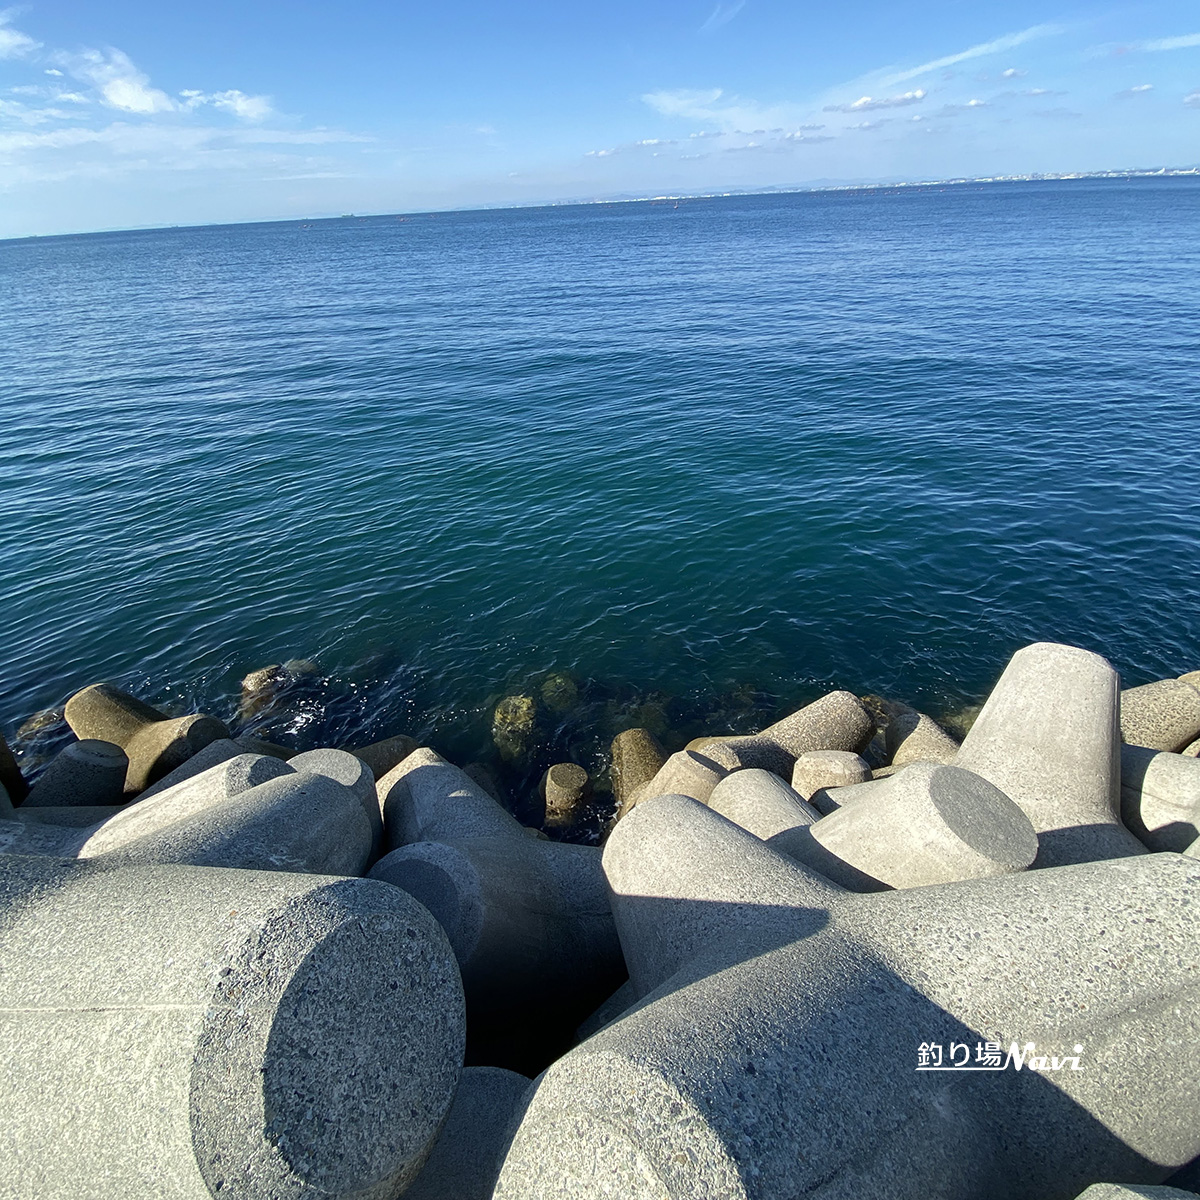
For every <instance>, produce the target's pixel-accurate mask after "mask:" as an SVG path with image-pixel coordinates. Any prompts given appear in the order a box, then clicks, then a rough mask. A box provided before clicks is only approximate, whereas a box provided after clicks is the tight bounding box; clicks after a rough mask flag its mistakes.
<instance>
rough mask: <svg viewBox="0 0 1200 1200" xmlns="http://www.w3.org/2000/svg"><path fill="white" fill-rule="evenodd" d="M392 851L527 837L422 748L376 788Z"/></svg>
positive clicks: (480, 791)
mask: <svg viewBox="0 0 1200 1200" xmlns="http://www.w3.org/2000/svg"><path fill="white" fill-rule="evenodd" d="M375 790H376V795H377V796H378V798H379V810H380V812H381V813H382V814H383V825H384V836H385V843H386V845H387V846H388V848H389V849H395V847H397V846H406V845H408V844H409V843H410V842H437V841H441V840H442V839H444V838H472V837H513V836H519V837H524V836H525V833H524V826H523V825H522V824H521V822H520V821H518V820H517V818H516V817H514V816H513V815H512V814H511V813H507V812H505V811H504V809H503V808H501V807H500V805H499V804H497V803H496V801H495V800H493V799H492V797H491V796H489V795H488V794H487V792H485V791H484V790H483V788H481V787H480V786H479V784H477V783H476V782H475V781H474V780H473V779H471V778H469V777H468V776H467V775H466V774H464V772H463V771H461V770H460V769H459V768H458V767H456V766H454V765H453V764H452V763H448V762H447V761H446V760H445V759H444V758H443V757H442V756H441V755H440V754H438V753H437V751H436V750H430V749H429V747H428V746H422V747H421V748H420V749H417V750H414V751H413V752H412V753H411V754H410V755H408V756H407V757H406V758H405V759H404V761H403V762H401V763H398V764H397V765H396V766H395V767H393V768H392V769H391V770H390V771H389V772H388V773H387V774H386V775H385V776H384V777H383V778H382V779H380V780H379V781H378V783H377V784H376V785H375Z"/></svg>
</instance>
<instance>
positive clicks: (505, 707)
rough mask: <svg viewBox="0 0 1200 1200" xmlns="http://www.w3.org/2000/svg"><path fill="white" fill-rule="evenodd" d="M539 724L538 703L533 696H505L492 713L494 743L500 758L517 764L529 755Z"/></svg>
mask: <svg viewBox="0 0 1200 1200" xmlns="http://www.w3.org/2000/svg"><path fill="white" fill-rule="evenodd" d="M536 723H537V701H536V700H535V699H534V698H533V697H532V696H527V695H525V696H522V695H518V696H505V697H504V699H503V700H501V701H500V703H499V704H497V705H496V709H495V711H494V712H493V713H492V742H493V743H494V744H495V747H496V749H497V750H499V751H500V757H501V758H503V759H505V760H506V761H509V762H516V761H519V760H521V759H523V758H525V757H526V756H527V755H528V754H529V749H530V743H531V742H532V741H533V730H534V726H535V725H536Z"/></svg>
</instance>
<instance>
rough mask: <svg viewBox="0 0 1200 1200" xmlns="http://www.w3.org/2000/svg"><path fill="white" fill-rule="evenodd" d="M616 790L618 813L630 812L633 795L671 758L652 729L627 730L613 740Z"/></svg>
mask: <svg viewBox="0 0 1200 1200" xmlns="http://www.w3.org/2000/svg"><path fill="white" fill-rule="evenodd" d="M610 754H611V758H612V789H613V799H614V800H615V801H616V805H617V813H618V815H621V816H623V815H624V814H625V812H626V811H628V808H629V805H630V803H631V801H632V797H633V794H634V793H635V792H636V791H637V790H638V788H640V787H641V786H642V784H644V783H649V782H650V780H651V779H653V778H654V776H655V775H656V774H658V772H659V771H660V770H661V769H662V765H663V763H665V762H666V761H667V756H666V754H665V753H664V752H663V748H662V746H660V745H659V744H658V739H657V738H656V737H655V736H654V735H653V734H652V733H651V732H650V731H649V730H648V729H626V730H624V731H623V732H622V733H618V734H617V736H616V737H615V738H613V740H612V747H611V751H610Z"/></svg>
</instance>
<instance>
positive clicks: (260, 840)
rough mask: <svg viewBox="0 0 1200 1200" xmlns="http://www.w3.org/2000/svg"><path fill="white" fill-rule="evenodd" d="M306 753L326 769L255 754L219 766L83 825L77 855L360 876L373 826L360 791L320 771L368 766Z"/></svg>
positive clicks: (323, 753)
mask: <svg viewBox="0 0 1200 1200" xmlns="http://www.w3.org/2000/svg"><path fill="white" fill-rule="evenodd" d="M318 755H319V756H322V757H320V758H318V757H317V756H318ZM325 756H329V757H325ZM332 756H336V758H333V757H332ZM305 757H308V756H305ZM312 758H313V759H316V760H317V761H316V762H313V761H312V759H310V760H309V761H310V764H311V765H315V766H319V765H322V764H324V765H325V766H326V770H324V771H322V772H321V773H319V774H318V773H316V772H314V771H296V770H293V769H292V767H291V765H290V764H289V763H285V762H281V761H280V760H279V759H277V758H268V757H266V756H264V755H255V754H243V755H239V756H238V757H237V758H231V759H229V760H228V761H226V762H223V763H219V764H218V765H217V766H215V767H210V768H209V769H208V770H207V771H203V772H201V773H200V774H199V775H196V776H194V777H193V778H191V779H188V780H185V781H184V782H182V783H179V784H177V785H176V786H175V787H173V788H169V789H168V790H167V791H165V792H160V793H159V794H158V795H156V796H153V797H151V798H150V799H149V800H138V801H137V802H135V803H134V804H131V805H129V806H128V807H127V808H126V809H125V810H124V811H122V812H120V813H118V814H117V815H116V816H115V817H113V818H112V819H111V820H108V821H106V822H105V823H104V824H103V825H101V826H100V827H99V828H98V829H96V830H94V831H85V834H86V836H85V838H84V840H83V841H82V844H81V845H80V848H79V852H78V853H79V857H81V858H94V857H97V856H100V855H103V856H106V857H108V858H110V859H113V860H118V859H119V860H120V861H122V862H127V863H168V862H170V863H188V864H190V865H192V866H211V867H243V868H247V869H254V870H262V871H303V872H314V873H319V874H337V875H361V874H362V872H363V871H365V870H366V868H367V865H368V863H369V860H370V856H371V846H372V842H373V830H372V828H371V823H370V820H369V819H368V816H367V813H366V811H365V808H364V805H363V801H362V798H361V794H356V792H355V791H354V790H353V788H351V787H348V786H347V785H346V784H345V783H342V782H339V781H338V780H337V779H334V778H332V777H331V776H330V774H329V773H328V771H329V770H333V769H336V767H337V766H338V765H339V764H340V761H341V760H348V763H349V766H348V767H347V773H357V772H359V771H361V772H362V773H363V774H365V775H367V776H368V778H369V776H370V772H369V770H368V769H367V767H366V766H365V765H364V764H363V763H361V762H359V761H358V760H357V759H355V758H354V757H353V755H350V754H346V753H344V752H343V751H340V750H326V751H314V752H313V756H312ZM360 793H361V789H360Z"/></svg>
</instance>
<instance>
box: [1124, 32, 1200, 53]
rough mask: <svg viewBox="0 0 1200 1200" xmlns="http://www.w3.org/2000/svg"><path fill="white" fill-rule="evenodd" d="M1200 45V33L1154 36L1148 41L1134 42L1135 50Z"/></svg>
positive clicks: (1184, 48) (1183, 48)
mask: <svg viewBox="0 0 1200 1200" xmlns="http://www.w3.org/2000/svg"><path fill="white" fill-rule="evenodd" d="M1193 46H1200V33H1185V34H1184V35H1183V36H1182V37H1169V38H1156V39H1155V40H1154V41H1150V42H1135V43H1134V45H1133V48H1134V49H1135V50H1151V51H1154V50H1189V49H1191V48H1192V47H1193Z"/></svg>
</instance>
